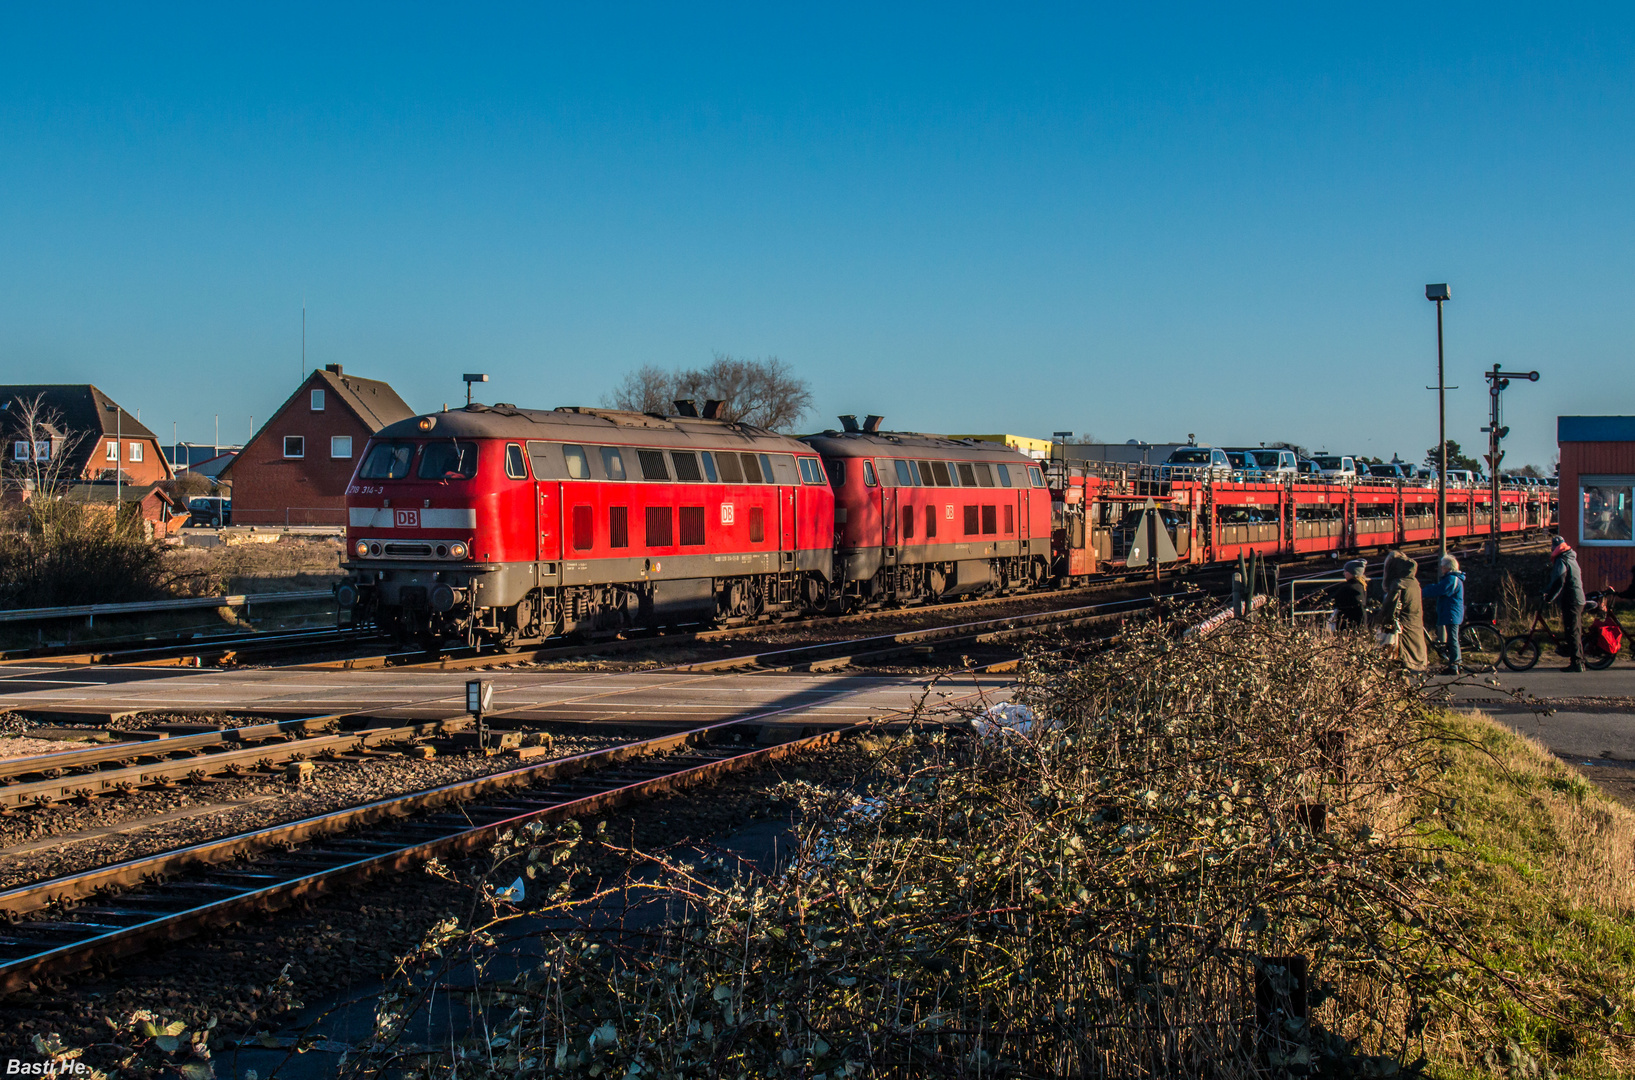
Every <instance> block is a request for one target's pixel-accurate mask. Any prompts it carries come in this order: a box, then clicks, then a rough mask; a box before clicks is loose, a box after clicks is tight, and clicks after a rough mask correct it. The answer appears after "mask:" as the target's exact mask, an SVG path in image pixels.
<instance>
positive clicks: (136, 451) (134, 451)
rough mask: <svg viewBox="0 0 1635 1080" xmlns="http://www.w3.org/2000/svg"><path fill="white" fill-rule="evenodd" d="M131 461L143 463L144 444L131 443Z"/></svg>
mask: <svg viewBox="0 0 1635 1080" xmlns="http://www.w3.org/2000/svg"><path fill="white" fill-rule="evenodd" d="M130 460H131V461H141V460H142V444H141V443H139V442H133V443H131V456H130Z"/></svg>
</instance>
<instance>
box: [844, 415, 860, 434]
mask: <svg viewBox="0 0 1635 1080" xmlns="http://www.w3.org/2000/svg"><path fill="white" fill-rule="evenodd" d="M840 426H841V427H843V428H845V429H846V430H847V431H856V430H857V417H855V416H853V415H852V414H851V413H845V414H843V415H842V416H841V417H840Z"/></svg>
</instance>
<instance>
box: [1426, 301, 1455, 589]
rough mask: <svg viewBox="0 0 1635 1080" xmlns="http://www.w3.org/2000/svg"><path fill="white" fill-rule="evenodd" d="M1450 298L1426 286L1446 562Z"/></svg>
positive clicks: (1439, 533)
mask: <svg viewBox="0 0 1635 1080" xmlns="http://www.w3.org/2000/svg"><path fill="white" fill-rule="evenodd" d="M1449 298H1450V296H1449V293H1448V287H1447V285H1446V284H1442V285H1427V286H1425V299H1427V300H1429V301H1431V302H1432V303H1434V304H1435V305H1436V452H1437V454H1438V455H1439V456H1440V457H1441V467H1440V468H1438V469H1437V471H1436V542H1437V544H1438V545H1439V546H1440V547H1441V549H1442V557H1443V558H1447V555H1448V406H1447V389H1448V387H1447V380H1446V379H1444V378H1443V375H1442V305H1443V304H1445V303H1447V301H1448V300H1449Z"/></svg>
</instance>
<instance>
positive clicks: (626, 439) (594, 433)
mask: <svg viewBox="0 0 1635 1080" xmlns="http://www.w3.org/2000/svg"><path fill="white" fill-rule="evenodd" d="M427 417H429V418H430V419H431V420H432V421H433V423H432V427H431V430H430V431H422V430H421V429H420V421H421V420H422V419H426V418H427ZM375 436H376V437H377V438H382V439H407V438H417V439H424V438H438V437H443V438H466V439H517V440H519V441H521V440H527V439H542V440H545V441H547V442H565V443H592V444H602V443H611V444H615V445H619V446H696V447H711V448H714V447H719V448H722V449H726V450H752V449H753V450H756V451H764V452H772V451H777V452H778V453H782V454H798V453H801V452H803V451H804V450H805V449H806V448H805V447H804V446H803V445H802V444H801V443H798V442H796V441H795V440H794V439H791V438H788V437H787V436H784V435H779V434H777V433H776V432H772V431H767V430H766V429H765V428H758V427H754V426H753V425H750V424H731V423H728V422H726V421H724V420H705V419H702V418H699V417H692V416H663V417H661V416H653V415H651V414H649V413H638V412H624V411H621V410H618V409H587V408H581V407H579V406H565V407H563V408H558V409H519V408H517V407H516V406H515V405H505V404H500V405H467V406H466V407H465V408H463V409H450V410H449V411H447V412H440V413H428V414H426V416H424V417H423V416H411V417H409V418H408V419H407V420H400V421H398V422H397V423H395V424H389V425H387V426H386V427H384V428H381V429H380V430H379V431H377V432H376V433H375Z"/></svg>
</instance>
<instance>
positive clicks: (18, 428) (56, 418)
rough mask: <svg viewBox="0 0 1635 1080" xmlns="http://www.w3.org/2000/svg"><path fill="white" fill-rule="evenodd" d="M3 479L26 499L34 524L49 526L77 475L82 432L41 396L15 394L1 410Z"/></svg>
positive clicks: (48, 527)
mask: <svg viewBox="0 0 1635 1080" xmlns="http://www.w3.org/2000/svg"><path fill="white" fill-rule="evenodd" d="M0 430H3V431H4V433H5V447H4V449H5V469H4V474H5V483H6V486H7V487H10V488H13V489H14V490H16V491H17V492H18V494H19V495H20V497H21V499H22V500H24V501H26V502H27V503H28V505H29V516H30V518H32V519H33V521H34V524H35V526H36V527H37V528H39V529H41V530H42V531H45V532H50V531H51V530H52V528H53V526H54V524H55V523H56V521H57V519H58V518H59V517H61V510H62V509H63V507H62V496H63V493H64V490H65V489H66V488H67V487H68V485H69V484H71V483H73V482H74V481H75V480H76V479H78V477H76V476H75V475H74V473H73V462H74V461H75V459H76V457H77V455H78V453H79V449H80V446H81V445H82V444H83V443H84V442H85V440H86V438H87V435H86V433H85V432H82V431H78V432H71V431H69V430H68V429H67V427H66V425H65V424H64V423H63V419H62V416H61V414H59V413H58V412H57V411H56V410H54V409H50V408H47V407H46V404H45V396H44V395H43V394H42V395H39V396H37V397H35V398H34V399H33V400H31V401H25V400H22V399H18V400H17V401H15V402H13V403H12V405H11V407H10V408H9V409H7V410H6V412H5V420H4V424H3V425H0Z"/></svg>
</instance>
